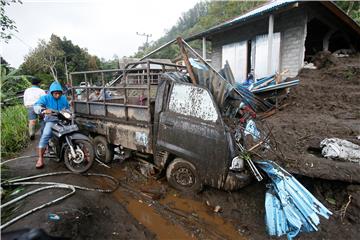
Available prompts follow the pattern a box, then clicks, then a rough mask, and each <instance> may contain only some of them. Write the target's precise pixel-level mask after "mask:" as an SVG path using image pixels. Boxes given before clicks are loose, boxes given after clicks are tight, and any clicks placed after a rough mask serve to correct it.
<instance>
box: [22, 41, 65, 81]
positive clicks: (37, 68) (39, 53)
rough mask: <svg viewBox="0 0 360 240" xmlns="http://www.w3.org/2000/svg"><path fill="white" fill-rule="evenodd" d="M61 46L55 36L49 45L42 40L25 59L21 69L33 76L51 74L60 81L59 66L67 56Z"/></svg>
mask: <svg viewBox="0 0 360 240" xmlns="http://www.w3.org/2000/svg"><path fill="white" fill-rule="evenodd" d="M60 46H61V45H60V42H59V39H58V38H57V37H56V36H55V35H52V36H51V38H50V41H49V42H48V43H47V42H46V41H45V40H40V41H39V43H38V46H37V47H36V48H35V49H34V50H32V51H31V52H30V53H29V54H28V55H27V56H26V57H25V62H24V63H23V64H22V66H21V68H22V69H23V70H24V71H25V72H27V73H30V74H32V75H34V74H36V73H37V72H49V73H50V74H51V76H52V77H53V79H58V64H59V63H62V59H63V57H64V55H65V52H64V51H63V50H62V49H61V47H60Z"/></svg>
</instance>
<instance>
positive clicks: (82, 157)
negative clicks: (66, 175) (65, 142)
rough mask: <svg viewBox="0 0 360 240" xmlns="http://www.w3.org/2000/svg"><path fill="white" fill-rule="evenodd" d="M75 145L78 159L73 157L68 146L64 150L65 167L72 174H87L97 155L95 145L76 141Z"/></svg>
mask: <svg viewBox="0 0 360 240" xmlns="http://www.w3.org/2000/svg"><path fill="white" fill-rule="evenodd" d="M73 144H74V150H75V153H76V158H73V157H72V155H71V151H70V147H69V146H66V147H65V150H64V162H65V165H66V167H67V168H68V169H69V170H70V171H72V172H75V173H83V172H86V171H87V170H89V168H90V167H91V166H92V164H93V162H94V158H95V154H94V148H93V145H92V144H91V143H90V142H89V141H85V140H74V141H73Z"/></svg>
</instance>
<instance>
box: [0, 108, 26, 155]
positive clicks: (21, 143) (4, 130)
mask: <svg viewBox="0 0 360 240" xmlns="http://www.w3.org/2000/svg"><path fill="white" fill-rule="evenodd" d="M28 144H29V136H28V120H27V111H26V108H25V107H24V106H23V105H16V106H11V107H7V108H4V109H2V110H1V156H2V157H9V156H13V155H14V154H15V153H16V152H18V151H20V150H22V149H23V148H24V147H26V146H27V145H28Z"/></svg>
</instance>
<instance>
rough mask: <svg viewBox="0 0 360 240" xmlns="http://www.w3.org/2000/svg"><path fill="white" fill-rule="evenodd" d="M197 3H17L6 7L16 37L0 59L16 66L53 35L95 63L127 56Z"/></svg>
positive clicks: (167, 0) (98, 0) (3, 45)
mask: <svg viewBox="0 0 360 240" xmlns="http://www.w3.org/2000/svg"><path fill="white" fill-rule="evenodd" d="M199 1H200V0H125V1H124V0H118V1H116V0H32V1H31V0H22V2H23V4H19V3H15V4H14V3H13V4H11V5H10V6H8V7H5V14H6V15H7V16H8V17H10V18H11V19H12V20H14V21H15V22H16V26H17V29H18V32H15V36H13V38H12V39H11V40H10V41H9V43H7V44H6V43H3V42H1V56H3V57H4V59H5V60H6V61H7V62H8V63H9V64H10V65H11V66H12V67H16V68H17V67H19V65H20V64H21V63H22V62H23V61H24V56H25V55H26V54H28V53H29V51H31V49H34V48H36V46H37V43H38V41H39V39H45V40H47V41H48V40H49V38H50V36H51V34H52V33H54V34H55V35H57V36H59V37H61V38H62V37H64V36H65V37H66V38H67V39H68V40H71V41H72V42H73V44H76V45H79V46H80V47H81V48H87V49H88V51H89V53H90V54H93V55H97V56H98V57H99V58H105V59H112V58H113V57H114V55H115V54H116V55H117V56H119V57H120V58H121V57H123V56H131V55H132V54H134V53H135V52H136V51H137V49H138V47H139V46H141V45H142V44H143V43H144V42H145V41H146V37H144V36H139V35H137V34H136V33H137V32H138V33H140V34H142V33H145V34H151V35H152V37H150V38H149V41H155V40H157V39H158V38H160V37H161V36H163V35H164V34H165V31H166V29H170V28H171V27H172V26H173V25H175V24H176V22H177V20H178V18H179V17H180V16H181V14H182V13H184V12H186V11H187V10H189V9H190V8H192V7H193V6H194V5H195V4H196V3H197V2H199Z"/></svg>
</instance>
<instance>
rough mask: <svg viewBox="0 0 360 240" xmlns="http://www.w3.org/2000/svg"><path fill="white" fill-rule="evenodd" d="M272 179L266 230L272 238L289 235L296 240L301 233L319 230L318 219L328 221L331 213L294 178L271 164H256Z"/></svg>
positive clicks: (266, 201) (267, 205)
mask: <svg viewBox="0 0 360 240" xmlns="http://www.w3.org/2000/svg"><path fill="white" fill-rule="evenodd" d="M256 165H257V166H258V167H260V168H261V169H262V170H263V171H264V172H266V174H267V175H268V176H269V178H270V180H271V183H270V184H269V185H268V186H269V187H270V189H269V190H268V191H267V192H266V198H265V210H266V217H265V219H266V227H267V231H268V233H269V234H270V235H271V236H282V235H284V234H287V236H288V239H293V238H294V237H296V236H297V235H298V234H299V233H300V232H313V231H317V230H318V225H319V224H320V218H319V216H322V217H324V218H326V219H328V218H329V217H330V215H332V213H331V212H330V211H329V210H328V209H327V208H326V207H325V206H324V205H323V204H322V203H321V202H320V201H319V200H317V199H316V198H315V197H314V196H313V195H312V194H311V193H310V192H309V191H308V190H307V189H306V188H305V187H304V186H303V185H301V183H300V182H298V181H297V180H296V179H295V178H294V177H293V176H292V175H291V174H289V173H288V172H287V171H285V170H284V169H283V168H281V167H280V166H279V165H277V164H276V163H275V162H272V161H269V160H267V161H265V160H263V161H257V162H256Z"/></svg>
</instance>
